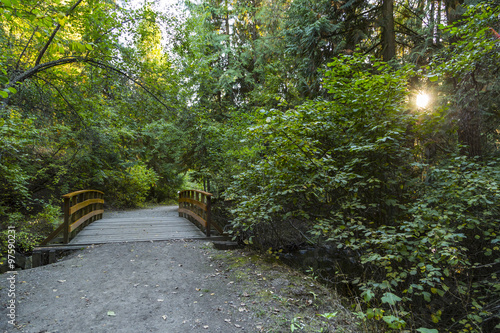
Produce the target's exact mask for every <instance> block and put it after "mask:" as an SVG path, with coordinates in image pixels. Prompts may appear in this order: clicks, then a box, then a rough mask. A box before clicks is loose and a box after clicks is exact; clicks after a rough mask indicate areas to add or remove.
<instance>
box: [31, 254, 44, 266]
mask: <svg viewBox="0 0 500 333" xmlns="http://www.w3.org/2000/svg"><path fill="white" fill-rule="evenodd" d="M32 258H33V259H32V262H31V267H33V268H35V267H39V266H42V255H41V253H40V252H38V251H37V252H33V255H32Z"/></svg>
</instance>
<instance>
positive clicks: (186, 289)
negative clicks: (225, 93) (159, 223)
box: [0, 241, 356, 333]
mask: <svg viewBox="0 0 500 333" xmlns="http://www.w3.org/2000/svg"><path fill="white" fill-rule="evenodd" d="M262 265H267V266H262ZM10 276H11V275H10V274H9V273H6V274H2V275H0V288H1V289H0V306H1V309H0V316H1V317H0V332H29V333H42V332H44V333H48V332H50V333H53V332H60V333H87V332H99V333H100V332H113V333H115V332H131V333H132V332H134V333H135V332H141V333H143V332H166V333H176V332H222V333H224V332H227V333H234V332H290V328H291V323H293V322H296V323H297V325H299V326H297V327H303V328H304V330H300V331H302V332H316V331H319V329H320V327H323V328H326V330H324V332H329V331H331V332H334V331H336V332H354V331H356V330H355V329H352V327H355V326H352V324H350V322H351V321H352V317H351V316H350V315H349V313H348V312H347V311H345V310H344V309H343V308H342V307H341V305H340V304H339V303H338V301H337V300H336V299H335V298H334V295H332V294H331V293H330V292H329V291H327V290H326V289H324V288H323V287H320V286H318V285H317V284H316V283H315V282H314V281H313V280H312V279H309V278H306V277H304V276H302V275H301V274H298V273H296V272H293V271H292V270H290V269H289V268H286V267H285V266H284V265H281V264H279V263H265V261H263V260H262V258H259V257H258V256H256V255H254V254H249V253H245V251H241V250H235V251H217V250H215V249H213V247H212V243H210V242H206V241H190V242H186V241H161V242H136V243H114V244H104V245H98V246H94V247H89V248H86V249H84V250H79V251H75V252H73V253H71V254H70V255H68V256H66V257H64V258H62V259H61V260H60V261H58V262H57V263H55V264H52V265H47V266H42V267H38V268H34V269H29V270H24V271H19V272H18V274H17V275H16V291H15V293H16V300H17V304H16V313H15V314H16V325H15V326H13V325H10V324H9V323H8V320H9V318H8V317H7V305H8V301H9V299H10V298H8V296H7V295H8V289H9V288H8V287H9V281H8V280H7V278H8V277H10ZM308 288H309V289H308ZM320 300H321V301H320ZM325 311H328V312H333V311H339V315H337V316H335V318H334V319H332V320H330V321H328V320H326V319H324V320H323V319H322V320H319V319H318V318H322V317H319V316H317V314H321V313H322V312H325ZM307 325H309V326H307ZM311 325H316V326H314V327H316V328H317V330H316V328H314V330H309V329H307V327H313V326H311ZM340 327H342V331H339V330H338V328H340ZM297 331H299V330H297Z"/></svg>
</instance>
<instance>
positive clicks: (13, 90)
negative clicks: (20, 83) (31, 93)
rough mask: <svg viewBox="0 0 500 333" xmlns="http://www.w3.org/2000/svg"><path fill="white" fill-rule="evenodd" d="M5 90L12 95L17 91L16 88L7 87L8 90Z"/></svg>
mask: <svg viewBox="0 0 500 333" xmlns="http://www.w3.org/2000/svg"><path fill="white" fill-rule="evenodd" d="M7 89H9V91H10V92H11V93H13V94H15V93H17V90H16V88H14V87H9V88H7Z"/></svg>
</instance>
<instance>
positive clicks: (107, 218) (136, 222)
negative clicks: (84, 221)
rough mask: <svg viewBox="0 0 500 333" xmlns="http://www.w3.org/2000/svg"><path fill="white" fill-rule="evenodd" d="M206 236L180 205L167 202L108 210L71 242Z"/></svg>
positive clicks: (95, 242) (85, 242) (97, 242)
mask: <svg viewBox="0 0 500 333" xmlns="http://www.w3.org/2000/svg"><path fill="white" fill-rule="evenodd" d="M185 238H189V239H192V238H205V234H204V233H203V232H202V231H201V230H200V229H198V228H197V227H196V226H195V225H194V224H193V223H191V222H189V221H188V220H187V219H185V218H182V217H179V216H177V206H163V207H155V208H150V209H140V210H133V211H123V212H110V213H104V218H103V219H101V220H97V221H95V222H93V223H92V224H90V225H88V226H87V227H85V228H84V229H83V230H82V231H80V232H79V233H78V235H76V237H75V238H73V239H72V240H71V242H70V244H74V245H79V244H82V245H84V244H85V245H88V244H103V243H116V242H137V241H151V240H153V241H155V240H169V239H185Z"/></svg>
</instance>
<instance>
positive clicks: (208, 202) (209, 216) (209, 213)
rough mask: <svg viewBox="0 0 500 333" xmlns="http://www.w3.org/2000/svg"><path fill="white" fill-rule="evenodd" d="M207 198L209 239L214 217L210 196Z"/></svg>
mask: <svg viewBox="0 0 500 333" xmlns="http://www.w3.org/2000/svg"><path fill="white" fill-rule="evenodd" d="M206 198H207V237H210V224H211V223H212V221H211V220H210V219H211V217H212V214H211V209H212V204H211V199H210V196H209V195H207V196H206Z"/></svg>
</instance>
